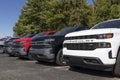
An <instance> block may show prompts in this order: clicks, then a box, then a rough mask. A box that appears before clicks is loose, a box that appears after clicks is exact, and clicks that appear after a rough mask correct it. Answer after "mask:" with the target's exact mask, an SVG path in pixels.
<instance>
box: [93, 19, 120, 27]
mask: <svg viewBox="0 0 120 80" xmlns="http://www.w3.org/2000/svg"><path fill="white" fill-rule="evenodd" d="M101 28H120V20H114V21H107V22H102V23H99V24H97V25H95V26H94V27H93V28H92V29H101Z"/></svg>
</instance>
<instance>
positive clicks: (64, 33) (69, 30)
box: [55, 27, 76, 35]
mask: <svg viewBox="0 0 120 80" xmlns="http://www.w3.org/2000/svg"><path fill="white" fill-rule="evenodd" d="M75 29H76V27H69V28H64V29H62V30H61V31H58V32H57V33H55V35H66V34H67V33H70V32H73V31H75Z"/></svg>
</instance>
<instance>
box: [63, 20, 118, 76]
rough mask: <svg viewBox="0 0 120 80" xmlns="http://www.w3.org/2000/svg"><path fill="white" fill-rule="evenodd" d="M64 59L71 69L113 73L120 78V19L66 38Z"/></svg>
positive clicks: (71, 34)
mask: <svg viewBox="0 0 120 80" xmlns="http://www.w3.org/2000/svg"><path fill="white" fill-rule="evenodd" d="M63 44H64V47H63V57H64V59H65V60H66V61H67V63H68V65H69V66H70V67H71V68H75V67H83V68H90V69H96V70H105V71H112V72H113V74H114V75H115V76H120V19H114V20H108V21H104V22H101V23H98V24H97V25H95V26H94V27H93V28H91V29H90V30H84V31H77V32H73V33H69V34H67V35H66V36H65V40H64V43H63Z"/></svg>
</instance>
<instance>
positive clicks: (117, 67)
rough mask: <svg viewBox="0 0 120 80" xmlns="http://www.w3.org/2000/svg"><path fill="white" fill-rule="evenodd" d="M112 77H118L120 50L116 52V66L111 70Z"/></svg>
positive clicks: (119, 71) (119, 75)
mask: <svg viewBox="0 0 120 80" xmlns="http://www.w3.org/2000/svg"><path fill="white" fill-rule="evenodd" d="M113 75H114V76H116V77H120V50H119V51H118V56H117V60H116V64H115V66H114V69H113Z"/></svg>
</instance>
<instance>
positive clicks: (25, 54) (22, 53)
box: [18, 48, 27, 56]
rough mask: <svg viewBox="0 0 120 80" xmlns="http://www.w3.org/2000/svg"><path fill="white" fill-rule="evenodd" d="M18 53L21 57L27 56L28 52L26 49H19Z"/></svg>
mask: <svg viewBox="0 0 120 80" xmlns="http://www.w3.org/2000/svg"><path fill="white" fill-rule="evenodd" d="M18 53H19V54H18V55H19V56H27V52H26V51H25V50H24V48H19V51H18Z"/></svg>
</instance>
